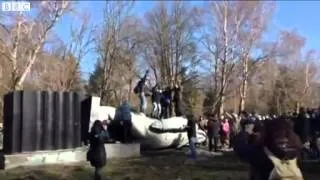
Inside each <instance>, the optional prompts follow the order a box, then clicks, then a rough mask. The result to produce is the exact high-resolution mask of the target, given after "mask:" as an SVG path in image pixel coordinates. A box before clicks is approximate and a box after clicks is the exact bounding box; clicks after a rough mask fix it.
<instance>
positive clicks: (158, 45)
mask: <svg viewBox="0 0 320 180" xmlns="http://www.w3.org/2000/svg"><path fill="white" fill-rule="evenodd" d="M198 16H199V12H198V11H197V8H195V7H191V6H190V5H189V4H188V3H187V2H183V1H181V2H173V3H172V4H169V5H168V4H165V3H164V2H160V3H158V4H157V5H156V6H155V7H154V9H152V10H151V11H150V12H148V13H147V14H146V22H147V24H146V30H145V31H146V33H145V34H146V41H147V42H146V49H145V52H144V54H145V58H146V62H147V63H148V64H149V66H150V67H151V69H152V70H153V72H154V75H155V78H156V80H157V81H158V82H162V84H166V85H171V84H173V83H177V82H178V80H179V79H180V78H181V77H179V76H181V71H182V68H183V66H192V65H194V64H197V62H198V61H197V60H198V58H197V41H196V39H195V32H196V31H197V29H198V24H197V21H196V20H197V17H198Z"/></svg>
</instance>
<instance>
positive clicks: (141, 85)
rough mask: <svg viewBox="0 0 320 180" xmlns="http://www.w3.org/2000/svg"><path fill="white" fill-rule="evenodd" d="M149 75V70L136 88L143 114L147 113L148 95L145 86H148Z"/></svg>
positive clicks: (135, 91)
mask: <svg viewBox="0 0 320 180" xmlns="http://www.w3.org/2000/svg"><path fill="white" fill-rule="evenodd" d="M148 74H149V70H147V71H146V73H145V74H144V76H143V77H142V78H141V79H140V81H139V82H138V84H137V85H136V87H135V88H134V90H133V91H134V93H136V94H139V99H140V112H141V113H146V109H147V99H146V94H145V91H146V90H145V86H146V80H147V77H148Z"/></svg>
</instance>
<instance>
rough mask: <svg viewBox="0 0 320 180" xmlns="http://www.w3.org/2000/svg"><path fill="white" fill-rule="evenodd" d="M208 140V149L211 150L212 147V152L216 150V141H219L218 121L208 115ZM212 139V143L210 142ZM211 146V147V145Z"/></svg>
mask: <svg viewBox="0 0 320 180" xmlns="http://www.w3.org/2000/svg"><path fill="white" fill-rule="evenodd" d="M207 129H208V132H207V134H208V140H209V151H212V148H213V147H214V152H217V151H218V141H219V133H220V132H219V131H220V123H219V121H218V118H217V117H209V120H208V125H207ZM212 140H213V144H212ZM212 146H213V147H212Z"/></svg>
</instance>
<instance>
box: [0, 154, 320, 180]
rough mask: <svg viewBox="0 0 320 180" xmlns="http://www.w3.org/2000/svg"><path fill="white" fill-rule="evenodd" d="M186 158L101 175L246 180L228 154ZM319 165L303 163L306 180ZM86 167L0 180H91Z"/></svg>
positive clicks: (123, 166) (122, 164) (164, 158)
mask: <svg viewBox="0 0 320 180" xmlns="http://www.w3.org/2000/svg"><path fill="white" fill-rule="evenodd" d="M186 161H188V160H187V158H186V155H185V154H184V153H182V152H179V151H162V152H154V153H146V154H144V155H143V156H142V157H141V158H135V159H126V160H123V159H122V160H110V161H109V162H108V165H107V167H106V168H105V169H104V171H103V174H104V175H105V176H106V177H108V179H111V180H122V179H128V180H129V179H130V180H160V179H161V180H178V179H181V180H196V179H198V180H207V179H208V180H209V179H210V180H242V179H243V180H245V179H247V174H248V173H247V172H248V167H247V165H245V164H243V163H241V162H240V161H239V160H238V159H237V158H236V157H234V156H233V155H232V154H231V153H229V154H226V155H224V156H216V157H211V158H205V159H202V160H201V159H200V160H199V161H197V162H196V163H195V164H188V163H186ZM319 168H320V164H318V163H313V164H304V167H303V172H304V174H305V176H306V177H305V179H306V180H316V179H319V177H318V176H319V175H320V174H319V173H317V171H318V170H319ZM92 173H93V169H92V168H90V166H89V165H88V164H86V165H85V164H82V165H73V166H67V165H55V166H54V165H51V166H41V167H24V168H23V167H21V168H16V169H13V170H8V171H0V179H1V180H9V179H10V180H13V179H25V180H38V179H39V180H54V179H55V180H58V179H59V180H85V179H88V180H89V179H92Z"/></svg>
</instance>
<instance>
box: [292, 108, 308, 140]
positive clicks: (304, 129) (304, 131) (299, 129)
mask: <svg viewBox="0 0 320 180" xmlns="http://www.w3.org/2000/svg"><path fill="white" fill-rule="evenodd" d="M294 131H295V133H297V135H298V136H299V137H300V139H301V141H302V143H305V142H307V141H308V139H309V134H310V132H309V131H310V118H309V116H308V114H307V113H300V114H299V115H298V117H297V118H296V119H295V122H294Z"/></svg>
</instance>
